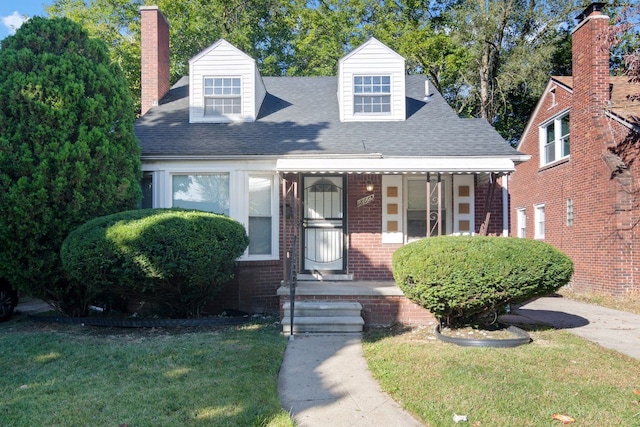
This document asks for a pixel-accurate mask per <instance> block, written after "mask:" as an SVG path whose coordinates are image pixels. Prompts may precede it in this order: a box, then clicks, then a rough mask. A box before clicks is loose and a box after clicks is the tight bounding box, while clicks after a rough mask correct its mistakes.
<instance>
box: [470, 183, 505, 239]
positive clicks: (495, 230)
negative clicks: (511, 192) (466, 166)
mask: <svg viewBox="0 0 640 427" xmlns="http://www.w3.org/2000/svg"><path fill="white" fill-rule="evenodd" d="M502 180H503V178H499V179H498V182H497V184H496V188H495V190H494V192H493V199H492V201H491V207H490V209H489V212H490V213H491V216H490V218H489V227H488V228H487V234H488V235H489V236H502V231H503V217H504V215H503V212H502V211H503V210H502ZM490 185H491V184H490V182H484V183H478V175H476V177H475V186H476V187H475V193H474V196H475V197H474V199H475V202H474V203H475V207H476V210H475V223H476V224H475V225H476V229H475V232H476V233H478V232H479V231H480V226H481V225H482V222H483V221H484V219H485V204H486V203H487V194H488V193H489V187H490Z"/></svg>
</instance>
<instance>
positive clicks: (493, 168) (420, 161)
mask: <svg viewBox="0 0 640 427" xmlns="http://www.w3.org/2000/svg"><path fill="white" fill-rule="evenodd" d="M276 169H277V170H278V171H279V172H304V173H396V174H406V173H451V174H464V173H476V174H477V173H497V174H500V175H506V174H509V173H511V172H513V171H514V170H515V166H514V162H513V160H512V159H509V158H500V157H391V158H382V157H378V158H357V159H356V158H345V157H341V158H335V157H334V158H332V157H317V158H309V157H305V158H282V159H278V161H277V163H276Z"/></svg>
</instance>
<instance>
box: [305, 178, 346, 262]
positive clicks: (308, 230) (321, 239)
mask: <svg viewBox="0 0 640 427" xmlns="http://www.w3.org/2000/svg"><path fill="white" fill-rule="evenodd" d="M343 187H344V182H343V178H342V177H341V176H317V175H316V176H306V177H304V195H303V197H304V214H303V219H302V227H303V229H304V270H305V271H309V272H312V271H324V272H333V273H337V272H340V273H341V272H343V271H344V223H345V222H344V221H345V218H344V192H343Z"/></svg>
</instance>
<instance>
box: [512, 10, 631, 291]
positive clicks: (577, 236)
mask: <svg viewBox="0 0 640 427" xmlns="http://www.w3.org/2000/svg"><path fill="white" fill-rule="evenodd" d="M607 26H608V19H607V18H606V17H603V15H600V14H599V13H598V12H594V14H593V15H591V16H590V17H589V18H587V19H586V20H584V21H583V22H582V23H581V24H580V26H579V27H578V28H577V29H576V30H575V31H574V34H573V74H574V76H573V92H570V91H568V90H566V89H565V88H563V87H562V85H556V83H555V82H554V80H552V81H551V83H550V85H549V86H548V88H547V91H546V92H545V93H544V94H543V96H542V98H541V100H540V103H539V105H538V107H537V110H536V112H537V114H536V115H534V116H533V117H532V118H531V120H530V123H529V126H528V131H527V132H526V133H525V135H524V137H523V140H522V141H521V143H520V146H519V149H520V151H522V152H524V153H526V154H530V155H531V156H532V158H531V160H529V161H528V162H525V163H523V164H520V165H518V167H517V170H516V172H515V173H514V174H513V175H512V177H511V178H510V182H509V189H510V193H511V212H510V213H511V233H512V235H516V234H517V215H516V211H517V209H518V208H521V207H524V208H526V214H527V222H526V228H527V237H528V238H533V236H534V228H533V227H534V205H535V204H540V203H543V204H544V205H545V217H546V226H545V229H546V230H545V241H546V242H548V243H550V244H552V245H554V246H556V247H558V248H559V249H561V250H562V251H563V252H565V253H566V254H567V255H569V256H570V257H571V259H572V260H573V262H574V267H575V274H574V276H573V279H572V282H571V285H572V286H573V288H574V289H575V290H576V291H577V292H595V293H607V294H610V295H614V296H624V295H625V294H626V292H628V291H630V290H635V291H638V290H639V288H638V286H639V284H638V282H639V280H638V279H639V276H638V271H637V267H636V265H639V264H638V261H639V260H638V259H637V258H638V255H636V254H635V252H636V251H635V247H634V243H635V241H636V239H637V237H636V236H635V234H636V232H635V228H634V227H633V224H635V222H634V221H636V220H635V218H636V217H637V214H636V213H635V210H636V209H634V207H635V205H636V202H635V195H634V191H633V182H634V181H637V177H638V168H637V167H636V166H635V165H634V164H631V165H630V168H629V169H628V170H627V171H624V172H623V173H619V174H616V173H612V172H614V168H613V165H615V164H616V162H617V161H618V160H619V159H621V158H624V157H625V156H627V157H628V159H633V158H634V157H635V156H636V154H637V153H636V152H635V151H634V150H636V148H635V147H636V146H637V145H636V144H635V143H630V144H629V143H627V144H624V143H622V144H621V142H622V141H624V140H625V138H626V137H627V136H628V135H629V130H628V129H627V128H625V127H624V126H622V125H621V124H620V123H618V122H616V121H614V120H612V119H610V118H608V117H607V116H606V114H605V109H606V107H607V105H608V100H609V67H608V64H609V62H608V60H609V56H608V55H609V54H608V50H607V49H606V48H605V47H604V40H603V39H602V35H603V34H605V31H606V29H607ZM554 86H557V88H556V89H555V93H552V89H553V87H554ZM567 108H570V109H571V113H570V114H571V115H570V135H571V154H570V157H569V159H567V160H566V161H562V162H558V163H555V164H553V165H549V166H546V167H540V157H539V126H540V125H541V124H543V123H545V122H546V121H547V120H549V119H550V118H553V117H555V116H557V115H558V114H559V113H561V112H562V111H564V110H566V109H567ZM636 141H637V135H636ZM625 153H626V154H625ZM627 163H629V162H627ZM568 199H571V200H573V209H574V224H573V225H572V226H569V225H567V212H566V210H567V200H568Z"/></svg>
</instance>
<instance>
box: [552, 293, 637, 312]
mask: <svg viewBox="0 0 640 427" xmlns="http://www.w3.org/2000/svg"><path fill="white" fill-rule="evenodd" d="M558 294H560V295H562V296H563V297H565V298H569V299H572V300H576V301H580V302H586V303H588V304H596V305H601V306H603V307H608V308H613V309H616V310H621V311H628V312H629V313H635V314H640V292H638V291H635V292H627V293H626V295H625V296H624V297H618V298H615V297H612V296H611V295H607V294H603V293H580V294H578V293H576V292H574V291H573V290H571V289H570V288H566V287H565V288H561V289H560V290H558Z"/></svg>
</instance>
